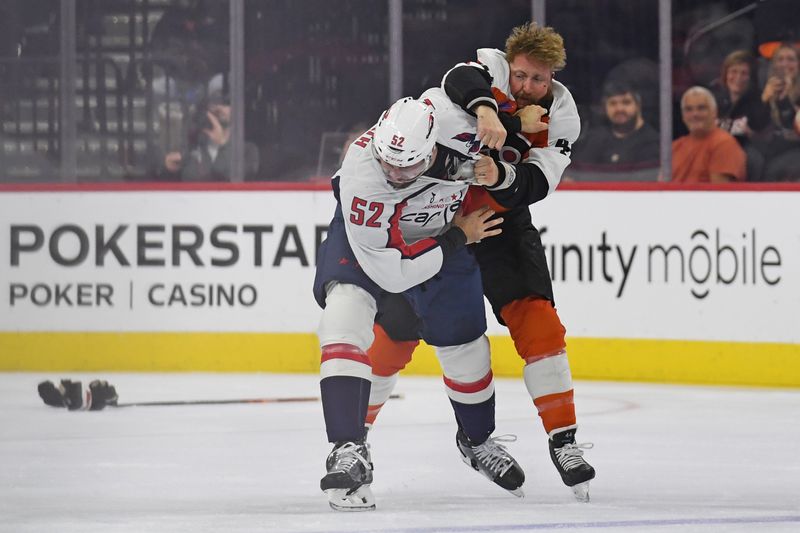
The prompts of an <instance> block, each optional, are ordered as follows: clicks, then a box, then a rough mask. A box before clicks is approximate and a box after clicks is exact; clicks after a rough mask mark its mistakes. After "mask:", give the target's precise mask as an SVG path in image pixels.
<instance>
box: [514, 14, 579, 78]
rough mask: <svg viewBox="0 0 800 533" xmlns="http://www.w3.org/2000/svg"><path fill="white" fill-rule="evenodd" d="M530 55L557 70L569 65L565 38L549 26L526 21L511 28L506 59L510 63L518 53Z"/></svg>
mask: <svg viewBox="0 0 800 533" xmlns="http://www.w3.org/2000/svg"><path fill="white" fill-rule="evenodd" d="M520 54H522V55H528V56H531V57H533V58H534V59H536V60H538V61H541V62H542V63H544V64H545V65H547V66H549V67H550V70H552V71H557V70H561V69H563V68H564V67H565V66H566V65H567V52H566V50H564V39H563V38H562V37H561V36H560V35H559V34H558V33H556V31H555V30H554V29H553V28H551V27H549V26H544V27H542V26H539V25H538V24H536V22H526V23H525V24H523V25H521V26H517V27H516V28H514V29H513V30H511V35H509V36H508V39H506V60H508V62H509V63H510V62H511V61H513V60H514V58H515V57H516V56H518V55H520Z"/></svg>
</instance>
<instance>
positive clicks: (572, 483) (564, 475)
mask: <svg viewBox="0 0 800 533" xmlns="http://www.w3.org/2000/svg"><path fill="white" fill-rule="evenodd" d="M576 429H577V428H576V427H569V428H561V429H556V430H553V431H552V432H551V434H550V443H549V444H550V458H551V459H552V460H553V464H554V465H555V467H556V469H557V470H558V473H559V474H561V479H562V481H564V484H565V485H566V486H568V487H569V488H571V489H572V493H573V494H574V495H575V498H576V499H577V500H578V501H580V502H587V503H588V502H589V481H590V480H592V479H594V476H595V472H594V468H593V467H592V466H591V465H590V464H589V463H587V462H586V461H585V460H584V459H583V450H589V449H591V448H593V447H594V444H592V443H591V442H586V443H581V444H575V430H576Z"/></svg>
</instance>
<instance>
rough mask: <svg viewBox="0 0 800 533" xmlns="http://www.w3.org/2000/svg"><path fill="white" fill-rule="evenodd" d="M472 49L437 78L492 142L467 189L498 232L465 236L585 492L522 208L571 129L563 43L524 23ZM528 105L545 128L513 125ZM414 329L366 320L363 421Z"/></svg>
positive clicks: (567, 474) (558, 333)
mask: <svg viewBox="0 0 800 533" xmlns="http://www.w3.org/2000/svg"><path fill="white" fill-rule="evenodd" d="M477 56H478V61H477V62H470V63H462V64H459V65H457V66H456V67H454V68H453V69H451V70H450V71H449V72H448V73H447V74H446V75H445V77H444V80H443V84H442V86H443V88H444V89H445V91H446V93H447V95H448V96H449V97H450V98H451V100H452V101H453V102H454V103H456V104H458V105H459V106H460V107H461V108H462V109H463V110H464V111H466V112H467V113H469V114H470V115H472V116H474V117H475V118H476V120H475V123H476V137H477V140H479V141H480V144H482V145H483V146H485V147H489V148H491V149H492V150H493V152H492V154H493V159H494V160H490V159H488V158H484V159H482V160H481V161H480V162H478V163H477V164H476V166H475V168H474V172H475V174H476V176H479V177H480V178H481V180H482V181H483V182H484V183H494V185H493V186H491V187H486V188H472V189H471V190H470V197H468V200H470V199H471V200H472V203H473V204H474V205H487V204H488V205H491V206H492V207H493V209H495V211H498V212H502V211H505V212H503V215H502V216H503V218H504V222H503V224H502V226H501V227H502V229H503V232H502V233H501V234H500V235H499V236H498V237H495V238H493V239H489V240H487V241H483V242H481V243H478V244H475V245H473V247H474V249H475V253H476V256H477V258H478V262H479V264H480V268H481V274H482V280H483V285H484V292H485V295H486V297H487V298H488V299H489V301H490V303H491V304H492V308H493V310H494V313H495V315H496V316H497V318H498V320H499V321H500V323H501V324H505V325H506V326H507V327H508V329H509V332H510V334H511V337H512V339H513V341H514V345H515V348H516V350H517V353H518V354H519V355H520V357H522V359H523V361H524V363H525V366H524V370H523V379H524V382H525V385H526V387H527V389H528V392H529V393H530V395H531V398H532V399H533V403H534V404H535V406H536V409H537V410H538V414H539V416H540V417H541V420H542V424H543V426H544V429H545V431H546V432H547V434H548V436H549V447H550V456H551V459H552V461H553V464H554V465H555V467H556V469H557V470H558V472H559V474H560V475H561V478H562V480H563V482H564V483H565V484H566V485H567V486H569V487H571V488H572V490H573V492H574V493H575V496H576V497H577V498H578V499H579V500H581V501H588V499H589V486H588V484H589V480H591V479H593V478H594V476H595V471H594V468H592V467H591V466H590V465H589V464H588V463H587V462H586V461H585V460H584V459H583V449H586V448H590V447H591V446H592V445H591V444H588V443H587V444H578V443H576V441H575V432H576V429H577V420H576V416H575V405H574V400H573V385H572V377H571V373H570V367H569V361H568V359H567V353H566V343H565V340H564V335H565V328H564V326H563V325H562V324H561V321H560V319H559V317H558V313H557V312H556V308H555V304H554V297H553V289H552V283H551V278H550V273H549V270H548V266H547V260H546V258H545V254H544V248H543V247H542V243H541V238H540V236H539V232H538V230H537V229H536V228H535V227H534V226H533V224H532V222H531V216H530V210H529V208H528V205H529V204H533V203H535V202H538V201H539V200H542V199H543V198H545V197H546V196H547V195H548V194H550V193H551V192H553V191H554V190H555V188H556V186H557V185H558V183H559V181H560V180H561V175H562V174H563V172H564V170H565V168H566V167H567V165H569V162H570V157H569V154H570V150H571V146H572V144H573V143H574V142H575V140H576V139H577V137H578V135H579V133H580V118H579V116H578V112H577V108H576V106H575V103H574V101H573V99H572V95H571V94H570V93H569V91H568V90H567V88H566V87H565V86H564V85H562V84H560V83H559V82H558V81H556V80H555V79H554V73H555V72H556V71H558V70H560V69H562V68H563V67H564V66H565V64H566V52H565V50H564V46H563V40H562V38H561V36H560V35H558V34H557V33H556V32H555V31H554V30H553V29H552V28H546V27H539V26H537V25H536V24H535V23H530V24H524V25H522V26H519V27H517V28H514V30H513V31H512V33H511V35H510V36H509V38H508V40H507V42H506V49H505V52H502V51H500V50H496V49H480V50H478V53H477ZM423 96H424V95H423ZM523 113H527V116H521V115H522V114H523ZM531 113H534V114H535V115H534V120H535V119H536V117H541V118H540V120H541V122H545V123H547V127H546V129H542V131H540V132H539V133H536V134H525V133H524V132H523V127H522V126H523V124H522V122H523V120H528V121H530V120H531V116H530V115H531ZM536 129H540V128H534V130H536ZM525 131H531V130H530V129H527V128H526V129H525ZM474 141H475V139H474V138H472V139H470V138H464V142H465V143H468V144H469V143H473V144H477V143H475V142H474ZM487 191H488V192H487ZM417 338H418V336H417V335H416V334H415V332H414V331H413V327H409V325H408V324H407V323H405V322H404V320H403V319H402V318H397V317H383V318H381V317H379V319H378V320H377V321H376V326H375V341H374V343H373V344H372V347H371V348H370V349H369V351H368V355H369V357H370V360H371V364H372V374H373V375H372V389H371V394H370V402H369V403H370V405H369V409H368V412H367V417H366V425H367V426H368V427H369V426H371V425H372V424H373V423H374V422H375V418H376V417H377V415H378V413H379V411H380V409H381V407H382V405H383V403H384V402H385V401H386V400H387V399H388V397H389V394H390V393H391V390H392V388H393V387H394V384H395V383H396V380H397V373H398V372H399V371H400V370H401V369H402V368H404V367H405V365H406V364H407V363H408V362H409V361H410V360H411V356H412V353H413V351H414V348H415V347H416V346H417V344H418V340H417Z"/></svg>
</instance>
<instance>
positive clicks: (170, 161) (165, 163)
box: [158, 96, 259, 181]
mask: <svg viewBox="0 0 800 533" xmlns="http://www.w3.org/2000/svg"><path fill="white" fill-rule="evenodd" d="M230 124H231V106H230V102H229V101H228V100H227V98H225V97H222V96H212V97H210V98H208V99H207V100H206V101H204V102H202V103H201V105H199V106H198V112H197V114H196V116H195V119H194V131H193V133H192V134H191V135H190V137H191V139H190V142H189V149H188V150H187V151H186V152H183V153H182V152H180V151H172V152H169V153H167V154H166V155H165V156H164V157H163V160H162V163H161V166H160V168H159V171H158V175H159V177H161V178H164V179H171V180H183V181H228V180H229V179H230V168H231V150H230V148H231V145H230V138H231V129H230ZM258 160H259V156H258V148H257V147H256V146H255V145H254V144H253V143H250V142H248V143H245V177H252V176H253V175H254V174H255V173H256V172H257V170H258Z"/></svg>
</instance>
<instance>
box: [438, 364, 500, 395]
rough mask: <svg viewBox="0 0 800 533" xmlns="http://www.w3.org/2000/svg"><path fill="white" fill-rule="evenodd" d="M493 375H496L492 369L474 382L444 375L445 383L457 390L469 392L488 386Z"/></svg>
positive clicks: (478, 390)
mask: <svg viewBox="0 0 800 533" xmlns="http://www.w3.org/2000/svg"><path fill="white" fill-rule="evenodd" d="M493 377H494V376H493V375H492V371H491V370H489V373H488V374H486V375H485V376H483V377H482V378H481V379H479V380H478V381H473V382H472V383H461V382H459V381H453V380H452V379H450V378H448V377H447V376H444V384H445V385H447V386H448V387H449V388H450V389H452V390H454V391H456V392H463V393H465V394H469V393H472V392H480V391H482V390H483V389H485V388H486V387H488V386H489V384H491V382H492V378H493Z"/></svg>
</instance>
